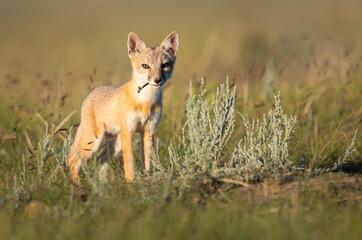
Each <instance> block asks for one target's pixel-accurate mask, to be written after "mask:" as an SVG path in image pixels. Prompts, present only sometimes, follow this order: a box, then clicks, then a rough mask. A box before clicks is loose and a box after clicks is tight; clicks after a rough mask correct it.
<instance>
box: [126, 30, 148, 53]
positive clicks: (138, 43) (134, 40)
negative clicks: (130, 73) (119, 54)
mask: <svg viewBox="0 0 362 240" xmlns="http://www.w3.org/2000/svg"><path fill="white" fill-rule="evenodd" d="M127 47H128V56H129V57H130V58H131V57H134V56H136V54H137V53H140V52H141V51H142V50H144V49H145V48H146V44H145V43H144V42H143V41H142V40H141V38H140V37H139V36H137V34H135V33H133V32H130V33H129V34H128V41H127Z"/></svg>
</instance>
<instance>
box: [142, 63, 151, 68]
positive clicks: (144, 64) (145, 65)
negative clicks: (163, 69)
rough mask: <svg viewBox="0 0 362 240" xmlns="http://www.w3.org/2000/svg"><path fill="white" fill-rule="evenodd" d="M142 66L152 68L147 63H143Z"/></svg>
mask: <svg viewBox="0 0 362 240" xmlns="http://www.w3.org/2000/svg"><path fill="white" fill-rule="evenodd" d="M142 67H143V68H144V69H149V68H150V66H148V65H147V64H146V63H143V64H142Z"/></svg>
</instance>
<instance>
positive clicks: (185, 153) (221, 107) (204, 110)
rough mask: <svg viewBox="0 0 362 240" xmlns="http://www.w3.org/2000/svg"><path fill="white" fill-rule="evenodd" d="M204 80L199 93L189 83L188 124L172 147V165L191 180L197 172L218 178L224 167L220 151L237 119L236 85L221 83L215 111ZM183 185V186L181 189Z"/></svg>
mask: <svg viewBox="0 0 362 240" xmlns="http://www.w3.org/2000/svg"><path fill="white" fill-rule="evenodd" d="M205 92H206V90H205V87H204V81H203V80H202V82H201V88H200V93H199V94H196V95H195V94H194V93H193V90H192V83H191V82H190V90H189V98H188V100H187V104H186V117H187V118H186V123H185V125H184V127H183V129H182V134H181V140H180V141H179V143H178V145H177V147H175V146H174V145H175V144H171V145H170V146H169V157H170V160H171V164H172V166H173V168H174V169H175V170H176V171H178V174H180V176H181V177H182V178H183V180H185V181H184V182H188V180H190V179H192V178H194V177H195V176H197V174H198V173H202V174H206V175H209V176H211V177H217V176H218V172H219V171H220V168H221V167H222V164H221V162H220V161H219V160H220V156H221V153H222V151H223V149H224V147H225V145H226V143H227V142H228V140H229V138H230V136H231V134H232V132H233V129H234V122H235V113H234V112H235V88H234V89H233V90H231V89H230V87H229V84H228V81H227V83H226V85H224V84H221V85H220V87H219V88H217V90H216V94H215V95H213V96H212V101H211V105H212V108H211V109H212V111H210V104H209V101H208V100H207V99H206V97H205ZM182 187H183V186H181V188H182Z"/></svg>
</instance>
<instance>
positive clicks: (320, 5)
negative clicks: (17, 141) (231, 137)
mask: <svg viewBox="0 0 362 240" xmlns="http://www.w3.org/2000/svg"><path fill="white" fill-rule="evenodd" d="M361 23H362V3H361V0H345V1H340V0H319V1H316V0H304V1H295V0H275V1H269V0H257V1H255V0H254V1H251V0H250V1H247V0H245V1H241V0H240V1H236V0H222V1H217V0H209V1H191V0H183V1H165V0H154V1H145V0H138V1H116V0H102V1H100V0H62V1H49V0H33V1H25V0H13V1H4V0H1V1H0V102H1V103H0V116H1V117H0V125H1V127H0V135H2V136H4V135H5V136H8V135H9V134H17V132H19V131H23V130H19V129H20V128H21V127H19V126H20V125H21V124H22V125H23V127H24V128H28V129H29V128H31V126H33V125H34V124H36V122H34V116H35V114H36V113H39V114H40V115H41V116H42V117H43V118H44V119H46V120H48V121H50V122H53V123H54V124H55V123H56V122H59V121H61V120H62V119H64V118H65V116H67V114H69V113H70V112H71V111H73V110H77V111H78V113H77V114H75V115H74V116H73V117H72V119H71V122H72V123H77V122H78V121H79V110H80V105H81V101H82V100H83V99H84V97H86V95H87V94H88V93H89V91H90V90H92V89H94V88H95V87H97V86H100V85H105V84H113V85H120V84H123V83H125V82H126V81H128V80H129V79H130V76H131V66H130V63H129V59H128V56H127V44H126V41H127V35H128V33H129V32H130V31H133V32H136V33H137V34H138V35H139V36H140V37H141V38H142V39H143V40H144V41H145V43H146V44H147V45H149V46H155V45H158V44H160V42H161V41H162V40H163V39H164V38H165V37H166V36H167V34H169V33H170V32H171V31H174V30H176V31H177V32H178V33H179V36H180V49H179V56H178V59H177V64H176V68H175V71H174V76H173V78H172V79H171V80H169V82H168V83H167V86H166V87H165V88H166V89H165V98H164V103H165V109H166V111H165V114H164V118H163V123H162V124H170V122H171V123H172V124H173V125H167V126H168V128H166V129H165V131H168V130H169V128H171V129H179V128H180V127H179V126H181V122H180V119H179V118H176V117H175V116H177V115H180V116H182V115H183V114H184V104H185V100H186V97H187V93H188V86H189V80H190V79H192V80H193V81H194V82H199V81H200V79H201V78H202V77H205V78H206V83H207V84H208V86H210V87H215V86H217V85H218V84H219V83H220V82H224V81H225V79H226V77H227V76H229V79H230V82H232V83H236V85H237V91H238V101H237V105H238V108H239V109H238V110H239V111H242V112H244V113H246V114H250V115H253V116H258V115H259V116H260V114H262V113H264V112H265V110H266V109H269V108H270V107H271V104H272V102H273V100H272V93H274V92H276V91H281V95H282V97H284V99H285V100H286V101H288V104H284V106H285V108H286V109H287V110H288V112H289V113H295V114H298V115H302V116H298V117H300V119H301V121H303V120H305V122H306V124H309V122H310V126H309V125H308V126H309V127H308V129H309V130H311V131H314V132H315V121H316V120H315V118H314V117H315V116H314V115H310V114H311V111H310V109H313V111H314V112H317V111H319V110H320V109H319V108H324V107H318V106H314V105H312V103H313V102H314V101H315V100H316V99H318V98H319V97H320V96H321V95H322V96H323V97H325V95H326V94H325V93H326V92H331V94H330V95H329V97H328V98H326V100H325V101H326V102H325V103H326V104H330V107H329V108H326V109H338V108H339V107H343V106H345V105H346V102H348V104H347V105H349V104H350V103H351V102H354V103H356V102H357V103H358V102H359V101H360V100H361V98H360V95H361V91H362V90H361V84H360V83H357V82H358V81H360V79H361V75H362V74H361V70H359V69H360V64H361V63H362V52H361V45H362V27H361ZM341 82H342V83H343V84H344V85H345V84H350V83H351V82H352V83H353V84H354V85H352V86H353V87H351V88H348V89H347V90H346V91H344V92H343V88H337V87H336V88H335V90H334V92H333V91H332V86H334V85H338V84H340V83H341ZM337 83H338V84H337ZM344 85H343V86H344ZM341 86H342V85H341ZM326 87H327V88H328V90H327V89H326ZM350 91H354V92H353V94H350ZM323 94H324V95H323ZM346 94H347V95H348V94H350V96H352V97H351V98H350V99H348V101H344V100H343V98H344V97H345V96H346ZM329 99H331V100H332V102H333V101H334V102H333V104H332V103H331V101H329ZM270 100H271V101H270ZM268 101H269V102H270V104H269V103H267V102H268ZM308 102H310V104H309V103H308ZM286 103H287V102H286ZM264 106H265V107H264ZM321 106H323V104H322V105H321ZM358 108H359V107H358V106H354V107H353V109H354V111H356V112H357V113H358ZM170 110H171V111H170ZM172 110H174V111H172ZM177 110H179V111H177ZM340 111H341V112H340V113H339V114H341V115H343V111H344V110H343V109H342V110H340ZM346 111H349V112H350V111H352V110H351V109H350V108H348V109H347V110H346ZM330 112H331V111H330V110H326V112H325V114H329V113H330ZM168 114H169V115H173V116H172V117H171V116H168ZM320 114H323V113H320ZM303 116H305V118H304V119H303ZM357 116H359V115H358V114H357ZM37 120H39V119H37ZM319 121H321V120H319ZM326 121H327V120H326ZM32 124H33V125H32ZM175 124H179V125H178V127H174V126H175ZM26 125H28V127H26ZM29 126H30V127H29ZM164 126H166V125H164ZM328 127H330V126H329V125H328ZM317 128H318V121H317ZM326 128H327V126H326ZM14 129H15V130H14ZM313 129H314V130H313ZM11 130H12V131H11ZM318 131H320V129H319V130H318V129H317V135H318ZM13 132H14V133H13ZM6 134H7V135H6ZM10 136H11V135H10ZM30 138H32V136H30Z"/></svg>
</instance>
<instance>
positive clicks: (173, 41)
mask: <svg viewBox="0 0 362 240" xmlns="http://www.w3.org/2000/svg"><path fill="white" fill-rule="evenodd" d="M178 45H179V42H178V34H177V32H172V33H170V34H169V35H168V36H167V37H166V38H165V40H163V42H162V43H161V48H162V49H164V50H166V51H167V52H169V53H170V54H171V55H172V56H173V57H176V56H177V52H178Z"/></svg>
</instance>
